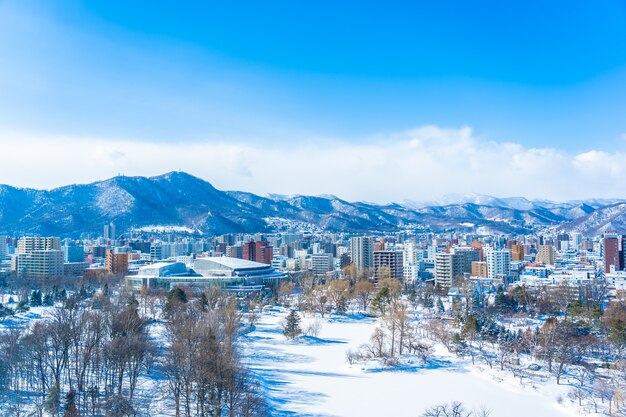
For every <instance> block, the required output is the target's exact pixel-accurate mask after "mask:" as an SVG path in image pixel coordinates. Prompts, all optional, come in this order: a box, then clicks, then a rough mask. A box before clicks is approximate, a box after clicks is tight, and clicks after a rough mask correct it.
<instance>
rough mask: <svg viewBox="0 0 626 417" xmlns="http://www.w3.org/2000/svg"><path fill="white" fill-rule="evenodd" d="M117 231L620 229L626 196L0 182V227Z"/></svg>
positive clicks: (168, 178) (179, 182) (178, 177)
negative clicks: (399, 198) (412, 195)
mask: <svg viewBox="0 0 626 417" xmlns="http://www.w3.org/2000/svg"><path fill="white" fill-rule="evenodd" d="M109 222H114V223H115V224H116V226H117V230H120V231H123V230H129V229H131V228H134V229H142V228H143V229H150V228H153V229H155V230H167V229H168V228H170V229H171V230H187V231H188V232H190V233H197V234H222V233H233V232H271V231H281V230H293V229H298V228H301V229H314V230H327V231H345V232H373V231H383V232H392V231H398V230H405V229H422V230H430V231H434V232H441V231H448V230H465V231H472V230H477V231H479V232H502V233H529V232H533V231H540V230H545V229H551V230H553V231H564V232H571V231H578V232H582V233H584V234H586V235H596V234H599V233H602V232H603V231H606V230H624V229H626V199H624V200H621V199H604V200H603V199H590V200H577V201H568V202H553V201H547V200H528V199H525V198H523V197H512V198H496V197H491V196H486V195H480V194H467V195H450V196H446V197H444V198H443V199H442V200H439V201H431V202H415V201H409V200H405V201H404V202H402V203H392V204H373V203H365V202H348V201H345V200H342V199H340V198H338V197H335V196H333V195H322V196H304V195H292V196H284V195H276V194H271V195H268V196H259V195H255V194H252V193H248V192H241V191H221V190H218V189H216V188H215V187H213V186H212V185H211V184H210V183H208V182H206V181H204V180H202V179H200V178H198V177H195V176H193V175H190V174H187V173H184V172H170V173H167V174H164V175H159V176H156V177H127V176H117V177H113V178H110V179H107V180H104V181H98V182H94V183H91V184H79V185H68V186H64V187H60V188H55V189H52V190H36V189H28V188H16V187H12V186H9V185H0V233H8V234H11V235H20V234H41V235H54V236H71V237H78V236H81V235H84V234H85V233H92V234H93V233H96V234H99V233H101V231H102V226H103V225H104V224H107V223H109Z"/></svg>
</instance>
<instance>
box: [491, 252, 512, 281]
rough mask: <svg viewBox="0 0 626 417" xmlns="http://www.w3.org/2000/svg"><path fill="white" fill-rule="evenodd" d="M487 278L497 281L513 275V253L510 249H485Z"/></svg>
mask: <svg viewBox="0 0 626 417" xmlns="http://www.w3.org/2000/svg"><path fill="white" fill-rule="evenodd" d="M485 262H487V278H489V279H496V278H501V277H502V276H508V275H509V274H510V273H511V251H510V250H508V249H494V248H492V247H489V246H488V247H486V248H485Z"/></svg>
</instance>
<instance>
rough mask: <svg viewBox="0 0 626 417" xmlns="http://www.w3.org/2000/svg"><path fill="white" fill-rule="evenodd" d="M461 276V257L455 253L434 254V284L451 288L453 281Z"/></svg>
mask: <svg viewBox="0 0 626 417" xmlns="http://www.w3.org/2000/svg"><path fill="white" fill-rule="evenodd" d="M462 276H463V257H462V256H461V255H459V254H456V253H436V254H435V284H436V285H439V286H441V287H447V288H449V287H451V286H452V285H453V283H454V280H455V279H457V278H460V277H462Z"/></svg>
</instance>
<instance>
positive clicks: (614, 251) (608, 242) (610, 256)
mask: <svg viewBox="0 0 626 417" xmlns="http://www.w3.org/2000/svg"><path fill="white" fill-rule="evenodd" d="M602 249H603V251H602V252H603V254H604V272H605V273H610V272H613V271H623V270H624V236H623V235H620V234H617V233H615V232H609V233H605V234H604V238H603V239H602Z"/></svg>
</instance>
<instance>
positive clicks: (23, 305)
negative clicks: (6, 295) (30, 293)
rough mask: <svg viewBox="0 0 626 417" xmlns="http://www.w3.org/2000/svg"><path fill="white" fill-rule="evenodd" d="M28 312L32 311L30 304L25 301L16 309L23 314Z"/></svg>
mask: <svg viewBox="0 0 626 417" xmlns="http://www.w3.org/2000/svg"><path fill="white" fill-rule="evenodd" d="M28 310H30V308H29V307H28V304H27V303H26V301H24V300H22V301H20V302H19V303H17V306H16V307H15V311H17V312H18V313H23V312H24V311H28Z"/></svg>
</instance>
